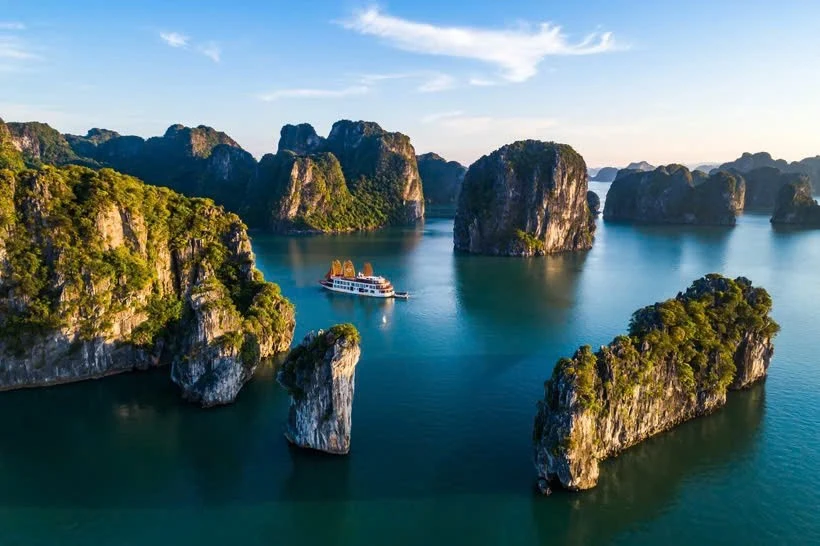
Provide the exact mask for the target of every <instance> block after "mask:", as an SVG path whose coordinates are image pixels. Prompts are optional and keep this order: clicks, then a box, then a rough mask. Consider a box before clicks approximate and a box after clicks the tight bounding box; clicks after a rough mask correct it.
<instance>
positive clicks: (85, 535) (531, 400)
mask: <svg viewBox="0 0 820 546" xmlns="http://www.w3.org/2000/svg"><path fill="white" fill-rule="evenodd" d="M600 186H601V187H597V188H596V184H595V183H592V184H591V187H592V188H593V189H596V190H598V191H599V192H601V193H602V194H603V192H604V191H605V189H606V188H605V186H604V185H600ZM452 228H453V222H452V220H447V219H431V220H428V221H427V222H426V224H425V225H424V226H423V227H419V228H417V229H393V230H386V231H381V232H377V233H369V234H357V235H344V236H318V237H278V236H270V235H264V234H255V235H254V237H253V243H254V250H255V252H256V254H257V261H258V267H259V268H260V269H261V270H262V271H263V272H264V273H265V276H266V278H268V279H269V280H272V281H275V282H277V283H279V284H280V285H281V287H282V291H283V292H284V294H285V295H286V296H287V297H288V298H290V299H291V300H292V301H293V302H294V303H295V305H296V309H297V332H296V339H297V340H299V339H301V338H302V336H303V335H304V334H305V333H306V332H307V331H308V330H311V329H316V328H323V327H328V326H331V325H333V324H335V323H338V322H352V323H354V324H355V325H356V326H357V327H358V328H359V330H360V331H361V334H362V358H361V361H360V363H359V366H358V368H357V375H356V395H355V402H354V409H353V435H352V449H351V453H350V455H349V456H347V457H331V456H322V455H319V454H315V453H309V452H304V451H300V450H297V449H293V448H290V447H289V446H288V444H287V442H286V441H285V439H284V437H283V436H282V430H283V424H284V421H285V418H286V415H287V406H288V398H287V394H286V393H285V391H284V390H283V389H281V388H280V387H279V386H278V385H277V384H276V382H275V380H274V379H273V370H272V369H270V368H266V369H263V370H261V371H260V373H259V374H258V376H257V378H255V379H254V381H252V382H251V383H249V384H248V385H247V386H246V387H245V389H244V390H243V391H242V393H241V394H240V396H239V398H238V400H237V402H236V404H234V405H232V406H230V407H225V408H217V409H210V410H201V409H199V408H197V407H193V406H189V405H187V404H185V403H184V402H182V401H181V399H180V398H179V396H178V394H177V393H176V391H175V389H174V387H173V385H172V384H171V382H170V380H169V377H168V375H169V370H167V369H163V370H157V371H153V372H148V373H134V374H127V375H121V376H117V377H111V378H106V379H104V380H99V381H90V382H85V383H78V384H73V385H65V386H60V387H55V388H49V389H32V390H23V391H15V392H6V393H0V416H2V419H3V425H2V428H1V429H0V430H1V431H2V432H1V433H0V545H3V546H4V545H8V544H20V545H29V544H49V545H52V544H66V545H90V544H123V545H144V544H150V545H158V544H175V545H184V544H197V545H200V546H206V545H211V544H214V545H216V544H219V545H225V544H249V545H250V544H283V545H289V544H334V545H335V544H391V545H401V544H408V545H409V544H476V545H478V544H603V543H608V544H609V543H611V544H693V543H694V544H796V543H802V544H810V543H814V544H820V433H819V432H818V422H820V366H818V356H817V355H818V344H820V335H818V334H820V282H818V274H820V273H819V272H820V230H817V231H799V230H796V231H795V230H793V231H780V230H773V229H772V227H771V226H770V224H769V221H768V217H767V216H764V215H745V216H743V217H741V218H740V221H739V223H738V225H737V226H736V227H734V228H692V227H680V226H677V227H672V226H670V227H647V226H629V225H612V224H605V223H604V222H603V221H600V220H599V222H598V232H597V238H596V242H595V246H594V248H593V249H592V250H591V251H589V252H582V253H574V254H566V255H559V256H551V257H547V258H535V259H515V258H493V257H480V256H462V255H456V254H454V253H453V250H452ZM334 258H340V259H344V258H351V259H354V260H355V261H356V263H357V265H359V266H361V264H362V262H364V261H369V262H371V263H372V264H373V265H374V267H375V269H376V272H377V273H379V274H382V275H385V276H386V277H388V278H390V279H391V280H392V281H393V283H394V285H395V286H396V288H397V289H398V290H408V291H410V292H411V293H412V295H413V297H412V299H411V300H409V301H406V302H405V301H394V300H388V301H378V300H374V299H366V298H356V297H354V296H348V295H343V294H331V293H327V292H322V291H321V290H320V288H319V287H318V285H317V280H318V279H319V278H320V277H321V276H322V275H323V274H324V273H325V272H326V270H327V269H328V267H329V264H330V261H331V260H332V259H334ZM710 272H719V273H723V274H726V275H731V276H738V275H743V276H746V277H749V278H750V279H752V281H753V282H754V283H755V284H758V285H761V286H763V287H765V288H766V289H768V290H769V292H770V293H771V294H772V297H773V299H774V316H775V318H776V320H777V321H778V322H779V323H780V324H781V327H782V332H781V333H780V335H779V336H778V338H777V339H776V341H775V357H774V360H773V363H772V367H771V368H770V375H769V378H768V379H767V380H766V381H765V382H764V383H763V384H761V385H758V386H756V387H754V388H752V389H751V390H749V391H746V392H742V393H732V394H731V395H730V400H729V403H728V404H727V406H726V407H725V408H723V409H721V410H720V411H718V412H716V413H715V414H714V415H712V416H709V417H705V418H702V419H699V420H696V421H692V422H689V423H686V424H684V425H683V426H681V427H679V428H677V429H675V430H673V431H671V432H669V433H667V434H663V435H661V436H658V437H656V438H653V439H651V440H649V441H647V442H645V443H643V444H641V445H639V446H637V447H635V448H632V449H630V450H628V451H627V452H625V453H624V454H623V455H622V456H620V457H618V458H617V459H614V460H611V461H608V462H606V463H604V464H603V465H602V469H601V480H600V483H599V486H598V487H597V488H596V489H593V490H591V491H589V492H584V493H575V494H573V493H566V492H556V493H555V494H553V495H552V496H551V497H548V498H542V497H538V496H536V495H535V494H534V492H533V481H534V468H533V465H532V462H531V460H532V454H531V434H532V420H533V417H534V414H535V404H536V401H537V400H538V399H539V398H540V397H542V396H543V382H544V380H545V379H547V378H548V377H549V375H550V373H551V372H552V368H553V365H554V363H555V362H556V360H557V359H558V358H559V357H561V356H568V355H571V353H572V352H573V351H574V350H575V349H576V348H577V347H578V346H579V345H581V344H591V345H593V346H598V345H601V344H605V343H608V342H609V341H610V340H611V339H612V337H614V336H615V335H617V334H619V333H621V332H624V331H625V329H626V328H627V324H628V321H629V317H630V314H631V313H632V312H633V311H634V310H635V309H637V308H639V307H641V306H643V305H647V304H650V303H653V302H655V301H658V300H662V299H666V298H669V297H672V296H674V295H675V294H677V292H678V291H681V290H684V289H685V288H686V287H687V286H688V285H689V284H690V283H691V281H692V280H694V279H696V278H698V277H700V276H702V275H704V274H706V273H710Z"/></svg>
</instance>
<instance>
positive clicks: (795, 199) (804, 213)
mask: <svg viewBox="0 0 820 546" xmlns="http://www.w3.org/2000/svg"><path fill="white" fill-rule="evenodd" d="M771 221H772V224H776V225H782V226H788V225H791V226H797V227H811V228H816V227H820V205H818V204H817V201H816V200H815V199H814V197H813V196H812V188H811V184H810V183H809V180H808V177H806V176H805V175H800V176H799V178H798V179H796V180H793V181H791V182H789V183H787V184H785V185H784V186H783V187H782V188H780V191H779V192H778V194H777V202H776V204H775V209H774V214H773V215H772V220H771Z"/></svg>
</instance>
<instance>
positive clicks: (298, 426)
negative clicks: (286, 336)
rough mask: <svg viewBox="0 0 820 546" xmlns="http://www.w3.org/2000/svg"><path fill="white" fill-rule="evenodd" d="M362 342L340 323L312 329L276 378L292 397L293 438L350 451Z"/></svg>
mask: <svg viewBox="0 0 820 546" xmlns="http://www.w3.org/2000/svg"><path fill="white" fill-rule="evenodd" d="M359 341H360V338H359V332H358V331H357V330H356V328H355V327H354V326H353V325H352V324H339V325H336V326H334V327H332V328H331V329H330V330H328V331H323V330H319V331H318V332H310V333H309V334H308V335H307V336H305V339H303V340H302V343H301V344H300V345H299V346H297V347H296V348H295V349H293V350H292V351H291V352H290V354H289V355H288V357H287V359H286V360H285V362H284V363H283V364H282V367H281V368H280V370H279V373H278V376H277V379H278V381H279V383H280V384H281V385H282V386H283V387H285V388H286V389H287V390H288V392H289V393H290V397H291V401H290V411H289V413H288V422H287V425H286V430H285V437H286V438H287V439H288V441H289V442H291V443H292V444H294V445H297V446H299V447H304V448H310V449H316V450H319V451H324V452H326V453H332V454H335V455H345V454H347V453H348V451H350V429H351V421H352V409H353V390H354V383H355V373H356V364H358V362H359V356H360V355H361V349H360V348H359Z"/></svg>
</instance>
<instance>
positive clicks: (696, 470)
mask: <svg viewBox="0 0 820 546" xmlns="http://www.w3.org/2000/svg"><path fill="white" fill-rule="evenodd" d="M765 392H766V391H765V387H764V385H757V386H756V387H754V388H752V389H750V390H748V391H743V392H735V393H730V398H729V402H728V404H727V405H726V407H724V408H723V409H721V410H719V411H718V412H717V413H715V414H713V415H710V416H707V417H703V418H700V419H696V420H694V421H690V422H688V423H685V424H683V425H681V426H680V427H678V428H675V429H673V430H671V431H669V432H666V433H664V434H662V435H660V436H657V437H655V438H652V439H650V440H648V441H646V442H643V443H641V444H638V445H637V446H635V447H633V448H631V449H629V450H627V451H626V452H624V453H623V454H622V455H621V456H619V457H617V458H615V459H612V460H610V461H606V462H605V463H604V464H602V466H601V478H600V481H599V482H598V486H597V487H596V488H595V489H592V490H590V491H588V492H584V493H578V494H573V493H567V492H557V493H556V494H554V495H553V496H552V497H549V498H538V499H536V500H535V502H534V503H533V519H534V521H535V524H536V527H537V531H538V538H539V542H540V543H541V544H555V543H559V544H598V543H606V542H609V541H611V540H612V539H613V537H614V536H616V535H617V534H619V533H621V532H622V531H624V530H627V529H629V528H631V527H632V526H633V525H634V524H635V523H636V522H640V521H648V520H650V519H652V518H654V517H657V516H658V515H660V514H661V513H663V512H664V511H665V510H666V508H667V507H668V506H669V504H670V503H671V502H673V501H674V499H675V498H677V497H678V495H679V489H680V488H681V487H682V486H683V484H684V483H686V482H692V481H696V480H701V479H704V478H705V476H706V475H708V474H709V473H725V470H726V469H727V468H731V467H735V466H739V465H742V464H743V463H744V461H748V460H749V459H750V458H751V457H752V453H753V451H754V450H755V449H756V447H757V443H758V441H759V436H760V429H761V423H762V422H763V415H764V408H765V403H764V401H765ZM556 510H557V512H556ZM556 519H560V521H561V523H560V525H559V524H556Z"/></svg>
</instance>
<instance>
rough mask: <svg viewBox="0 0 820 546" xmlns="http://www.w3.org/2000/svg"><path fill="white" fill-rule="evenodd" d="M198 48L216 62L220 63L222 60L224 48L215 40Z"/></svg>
mask: <svg viewBox="0 0 820 546" xmlns="http://www.w3.org/2000/svg"><path fill="white" fill-rule="evenodd" d="M197 49H198V51H199V52H200V53H202V54H203V55H205V56H206V57H208V58H209V59H211V60H212V61H213V62H215V63H218V62H219V61H220V60H222V49H221V48H220V47H219V46H218V45H217V44H215V43H214V42H210V43H207V44H205V45H201V46H199V48H197Z"/></svg>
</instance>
